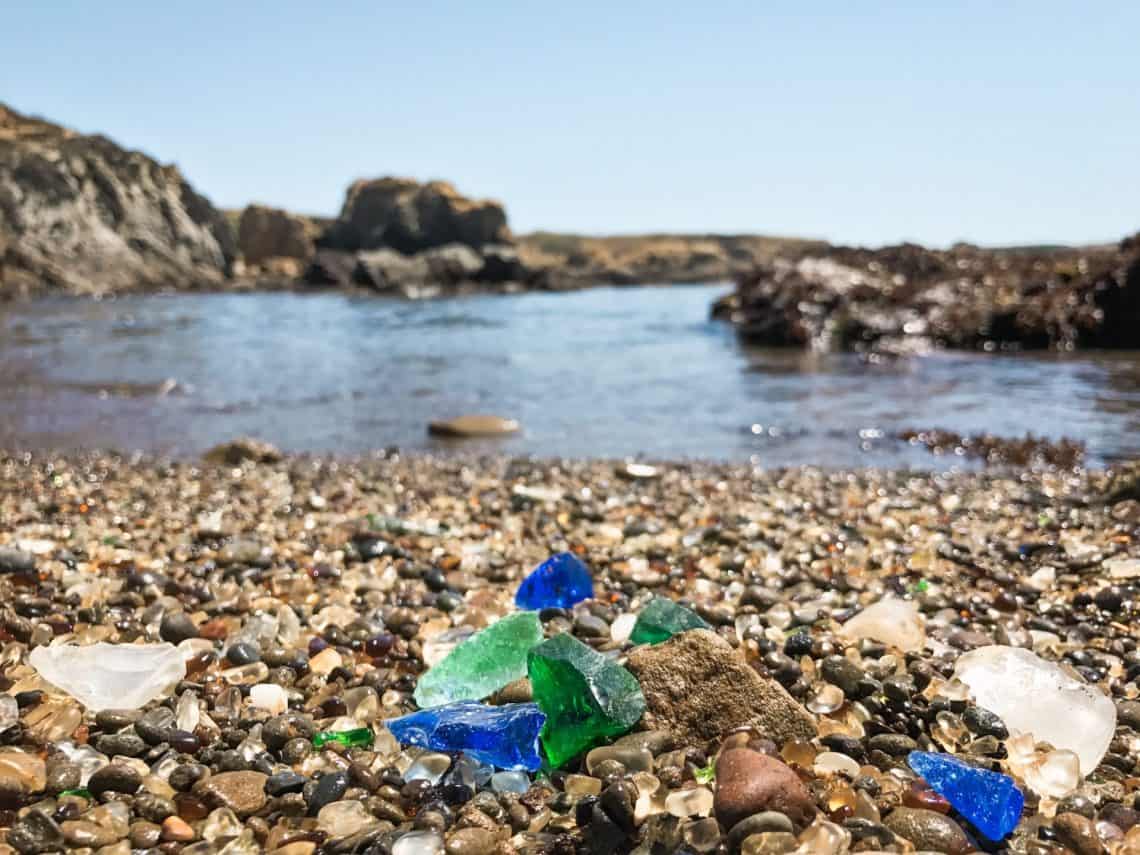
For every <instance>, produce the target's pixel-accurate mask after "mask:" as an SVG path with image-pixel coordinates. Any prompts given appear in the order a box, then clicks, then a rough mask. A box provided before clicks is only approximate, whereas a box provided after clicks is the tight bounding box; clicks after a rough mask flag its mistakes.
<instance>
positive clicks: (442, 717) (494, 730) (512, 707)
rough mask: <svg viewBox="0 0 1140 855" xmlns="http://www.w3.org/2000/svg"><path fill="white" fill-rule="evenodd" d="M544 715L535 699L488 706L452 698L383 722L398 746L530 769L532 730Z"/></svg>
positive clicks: (534, 757)
mask: <svg viewBox="0 0 1140 855" xmlns="http://www.w3.org/2000/svg"><path fill="white" fill-rule="evenodd" d="M545 722H546V716H545V715H543V713H542V710H540V709H539V708H538V704H503V705H502V706H497V707H493V706H490V705H489V704H481V703H478V702H477V701H457V702H456V703H454V704H444V705H443V706H441V707H432V708H431V709H429V710H420V711H419V712H414V713H410V714H409V715H405V716H401V717H400V718H393V719H389V720H388V721H386V722H384V723H385V724H386V725H387V726H388V730H389V731H391V733H392V735H393V736H394V737H396V739H397V740H399V741H400V743H401V744H403V745H418V746H420V747H421V748H430V749H431V750H432V751H445V752H449V753H455V752H459V751H462V752H464V753H466V754H470V755H471V756H472V757H474V758H475V759H476V760H478V761H479V762H481V763H489V764H491V765H492V766H498V767H499V768H500V769H525V770H527V771H528V772H534V771H535V770H537V769H538V768H539V767H540V766H542V755H541V754H540V753H539V745H538V734H539V731H541V730H542V725H543V724H544V723H545Z"/></svg>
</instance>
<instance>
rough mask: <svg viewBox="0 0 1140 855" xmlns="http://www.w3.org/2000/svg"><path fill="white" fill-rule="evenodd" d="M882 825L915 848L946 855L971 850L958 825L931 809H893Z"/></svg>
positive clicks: (961, 853)
mask: <svg viewBox="0 0 1140 855" xmlns="http://www.w3.org/2000/svg"><path fill="white" fill-rule="evenodd" d="M883 825H885V826H886V827H887V828H889V829H890V830H891V831H893V832H894V833H895V834H897V835H899V836H900V837H905V838H906V839H907V840H909V841H910V842H911V843H913V844H914V846H915V848H916V849H920V850H928V851H932V852H947V853H949V855H963V854H964V853H966V852H972V851H973V850H974V847H973V846H972V845H971V844H970V840H969V838H967V837H966V832H964V831H962V826H960V825H958V823H956V822H955V821H954V820H952V819H951V818H950V817H948V816H943V815H942V814H940V813H936V812H935V811H932V810H923V809H921V808H907V807H899V808H895V809H894V810H893V811H891V815H890V816H888V817H887V818H886V820H885V821H884V822H883Z"/></svg>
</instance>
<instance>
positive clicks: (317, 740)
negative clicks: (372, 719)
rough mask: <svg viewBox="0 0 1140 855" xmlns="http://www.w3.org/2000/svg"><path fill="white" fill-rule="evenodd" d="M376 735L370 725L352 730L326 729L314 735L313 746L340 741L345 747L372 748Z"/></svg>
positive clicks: (318, 746)
mask: <svg viewBox="0 0 1140 855" xmlns="http://www.w3.org/2000/svg"><path fill="white" fill-rule="evenodd" d="M373 739H375V736H374V735H373V733H372V729H371V728H369V727H357V728H353V729H352V730H325V731H322V732H321V733H317V734H314V735H313V747H314V748H322V747H323V746H325V745H328V744H329V743H330V742H339V743H340V744H341V745H343V746H344V747H345V748H371V747H372V741H373Z"/></svg>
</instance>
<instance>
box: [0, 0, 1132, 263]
mask: <svg viewBox="0 0 1140 855" xmlns="http://www.w3.org/2000/svg"><path fill="white" fill-rule="evenodd" d="M321 6H325V7H327V8H323V9H322V8H320V7H321ZM1137 33H1140V3H1137V2H1135V0H1115V2H1096V0H1089V2H1056V0H1033V2H1022V0H1009V1H1008V2H1006V0H996V2H995V0H985V2H975V0H952V2H946V0H938V2H926V0H911V2H891V3H888V2H875V0H864V2H861V3H851V2H849V0H817V2H814V3H791V2H781V3H770V2H763V0H748V2H737V0H723V2H716V0H713V2H705V3H694V2H691V0H687V2H667V1H666V0H658V2H655V3H641V2H632V0H631V2H614V0H608V2H594V0H579V2H575V3H558V4H553V3H542V2H522V0H510V1H509V2H506V0H503V2H500V1H499V0H483V2H473V0H468V2H451V3H442V2H430V0H429V2H407V0H403V2H399V3H389V2H378V0H373V2H355V0H334V2H329V3H325V4H317V3H312V2H296V0H274V2H255V0H239V2H233V0H229V2H224V3H223V2H215V0H198V2H194V3H166V4H162V3H154V2H153V0H147V2H141V0H140V1H139V2H136V0H124V2H115V0H109V2H104V3H91V2H88V0H84V2H57V0H36V2H15V3H12V4H10V6H9V8H7V9H5V11H4V15H3V26H2V27H0V101H5V102H7V103H8V104H9V105H10V106H12V107H14V108H16V109H18V110H21V111H23V112H30V113H33V114H36V115H41V116H43V117H45V118H49V119H52V120H54V121H58V122H60V123H62V124H66V125H69V126H72V127H75V128H78V129H80V130H82V131H85V132H102V133H106V134H107V135H108V136H110V137H112V138H113V139H115V140H116V141H118V142H119V143H121V144H123V145H126V146H128V147H130V148H137V149H141V150H142V151H145V152H147V153H148V154H150V155H152V156H154V157H156V158H158V159H159V160H162V161H163V162H173V163H176V164H177V165H178V166H179V167H180V168H181V169H182V171H183V173H184V174H185V175H186V176H187V178H188V179H189V180H190V181H191V183H193V184H194V185H195V187H196V188H197V189H198V190H199V191H201V192H203V193H205V194H206V195H207V196H208V197H209V198H210V199H211V200H212V201H213V202H214V203H215V204H216V205H219V206H223V207H241V206H243V205H245V204H248V203H250V202H254V201H257V202H262V203H265V204H271V205H276V206H281V207H285V208H289V209H293V210H297V211H301V212H305V213H311V214H325V215H332V214H335V213H336V212H337V211H338V210H339V208H340V204H341V201H342V199H343V195H344V189H345V187H346V186H347V185H348V184H349V182H350V181H352V180H354V179H356V178H362V177H377V176H380V175H406V176H411V177H414V178H420V179H429V178H445V179H447V180H449V181H452V182H453V183H454V184H455V185H456V186H457V187H458V188H459V189H460V190H461V191H462V192H464V193H467V194H469V195H473V196H481V197H492V198H496V199H499V200H501V201H502V202H503V203H504V204H505V205H506V208H507V213H508V216H509V218H510V222H511V226H512V228H514V230H515V231H517V232H526V231H531V230H536V229H547V230H553V231H575V232H585V233H592V234H606V233H639V232H648V231H658V232H730V233H737V232H748V233H765V234H774V235H795V236H805V237H820V238H826V239H829V240H833V241H836V242H842V243H860V244H883V243H893V242H897V241H901V240H915V241H919V242H923V243H928V244H933V245H946V244H949V243H952V242H954V241H957V240H969V241H972V242H976V243H982V244H990V245H1004V244H1018V243H1020V244H1023V243H1084V242H1100V241H1109V240H1116V239H1118V238H1120V237H1121V236H1123V235H1124V234H1125V233H1130V232H1135V231H1137V230H1140V44H1138V43H1137V40H1136V39H1137Z"/></svg>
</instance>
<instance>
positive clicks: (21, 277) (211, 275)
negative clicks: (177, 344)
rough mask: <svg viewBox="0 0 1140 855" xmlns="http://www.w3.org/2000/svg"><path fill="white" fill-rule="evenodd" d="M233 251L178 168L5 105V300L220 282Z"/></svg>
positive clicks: (1, 208) (1, 277)
mask: <svg viewBox="0 0 1140 855" xmlns="http://www.w3.org/2000/svg"><path fill="white" fill-rule="evenodd" d="M234 253H235V243H234V238H233V233H232V230H231V229H230V227H229V225H228V223H227V222H226V221H225V218H224V217H223V216H222V214H221V213H220V212H219V211H218V210H216V209H215V208H214V207H213V205H211V204H210V202H209V200H208V199H206V198H205V197H204V196H202V195H200V194H199V193H197V192H196V191H195V190H194V188H193V187H191V186H190V184H189V183H188V182H187V181H186V179H185V178H183V177H182V175H181V173H179V171H178V169H177V168H175V167H174V166H164V165H162V164H160V163H158V162H157V161H155V160H153V159H152V158H150V157H147V156H146V155H144V154H142V153H140V152H137V151H130V150H127V149H124V148H122V147H120V146H118V145H116V144H115V143H114V142H112V141H111V140H109V139H107V138H106V137H103V136H88V135H85V134H80V133H76V132H75V131H71V130H68V129H67V128H63V127H60V126H59V125H55V124H52V123H51V122H47V121H43V120H41V119H36V118H32V117H29V116H24V115H21V114H20V113H17V112H16V111H15V110H12V109H10V108H8V107H6V106H5V105H3V104H0V296H16V295H21V294H30V293H36V292H42V291H61V292H67V293H73V294H101V293H110V292H123V291H136V290H153V289H159V288H212V287H218V286H219V285H221V284H222V283H223V282H224V281H225V279H226V278H227V276H228V275H229V272H230V266H231V263H232V261H233V259H234Z"/></svg>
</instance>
